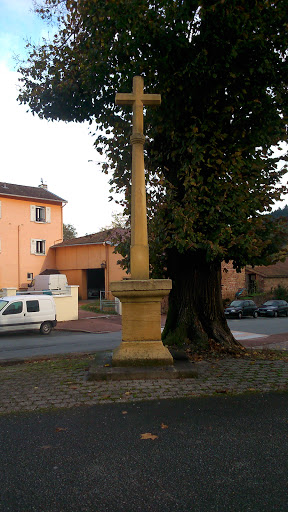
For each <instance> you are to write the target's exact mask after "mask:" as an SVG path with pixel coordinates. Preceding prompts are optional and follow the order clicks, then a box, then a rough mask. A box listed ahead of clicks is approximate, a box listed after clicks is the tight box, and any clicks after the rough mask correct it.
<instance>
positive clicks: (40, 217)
mask: <svg viewBox="0 0 288 512" xmlns="http://www.w3.org/2000/svg"><path fill="white" fill-rule="evenodd" d="M36 222H46V212H45V208H42V206H36Z"/></svg>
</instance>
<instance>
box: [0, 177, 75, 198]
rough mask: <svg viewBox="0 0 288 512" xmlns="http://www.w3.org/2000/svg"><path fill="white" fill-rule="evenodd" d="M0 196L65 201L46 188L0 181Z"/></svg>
mask: <svg viewBox="0 0 288 512" xmlns="http://www.w3.org/2000/svg"><path fill="white" fill-rule="evenodd" d="M0 196H11V197H30V198H31V199H42V200H43V201H56V202H58V203H67V201H65V199H62V197H59V196H56V194H53V193H52V192H49V190H47V188H42V187H27V186H25V185H14V184H13V183H3V182H0Z"/></svg>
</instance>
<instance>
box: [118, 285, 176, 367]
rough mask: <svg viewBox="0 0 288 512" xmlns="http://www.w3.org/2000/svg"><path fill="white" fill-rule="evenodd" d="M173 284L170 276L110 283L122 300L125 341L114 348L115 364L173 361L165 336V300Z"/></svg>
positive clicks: (168, 362) (137, 364)
mask: <svg viewBox="0 0 288 512" xmlns="http://www.w3.org/2000/svg"><path fill="white" fill-rule="evenodd" d="M171 288H172V282H171V280H170V279H146V280H137V281H136V280H130V279H129V280H127V281H117V282H115V281H114V282H112V283H110V290H111V292H112V293H113V295H114V296H115V297H117V298H118V299H120V301H121V303H122V342H121V344H120V346H119V347H118V348H117V349H115V350H114V352H113V358H112V365H113V366H167V365H172V364H173V358H172V356H171V354H170V352H169V350H168V349H167V348H166V347H164V345H163V343H162V340H161V301H162V298H163V297H165V296H166V295H168V294H169V292H170V290H171Z"/></svg>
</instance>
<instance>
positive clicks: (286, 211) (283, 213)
mask: <svg viewBox="0 0 288 512" xmlns="http://www.w3.org/2000/svg"><path fill="white" fill-rule="evenodd" d="M271 216H272V217H274V219H279V217H285V218H286V219H287V217H288V205H287V204H286V206H284V208H278V209H277V210H274V212H272V213H271Z"/></svg>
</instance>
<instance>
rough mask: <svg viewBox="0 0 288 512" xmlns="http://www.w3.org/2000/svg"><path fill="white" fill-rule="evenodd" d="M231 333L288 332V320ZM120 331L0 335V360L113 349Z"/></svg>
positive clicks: (245, 324)
mask: <svg viewBox="0 0 288 512" xmlns="http://www.w3.org/2000/svg"><path fill="white" fill-rule="evenodd" d="M228 325H229V327H230V329H231V330H232V331H237V332H247V333H255V334H263V335H265V334H268V335H269V334H280V333H286V332H287V333H288V318H286V317H285V318H284V317H281V318H243V319H241V320H239V319H235V320H234V319H233V320H229V321H228ZM120 341H121V332H120V331H118V332H108V333H107V332H105V333H98V334H95V333H93V334H92V333H84V332H68V331H60V330H53V331H52V333H51V334H50V335H48V336H42V335H41V334H39V333H38V332H34V331H30V332H25V331H21V332H18V333H17V332H14V333H9V334H6V333H5V334H4V333H1V334H0V361H1V360H2V361H3V360H6V359H14V358H15V359H19V358H20V359H21V358H24V357H35V356H44V355H52V354H67V353H70V352H72V353H77V352H99V351H105V350H113V349H114V348H116V347H117V346H118V345H119V343H120Z"/></svg>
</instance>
